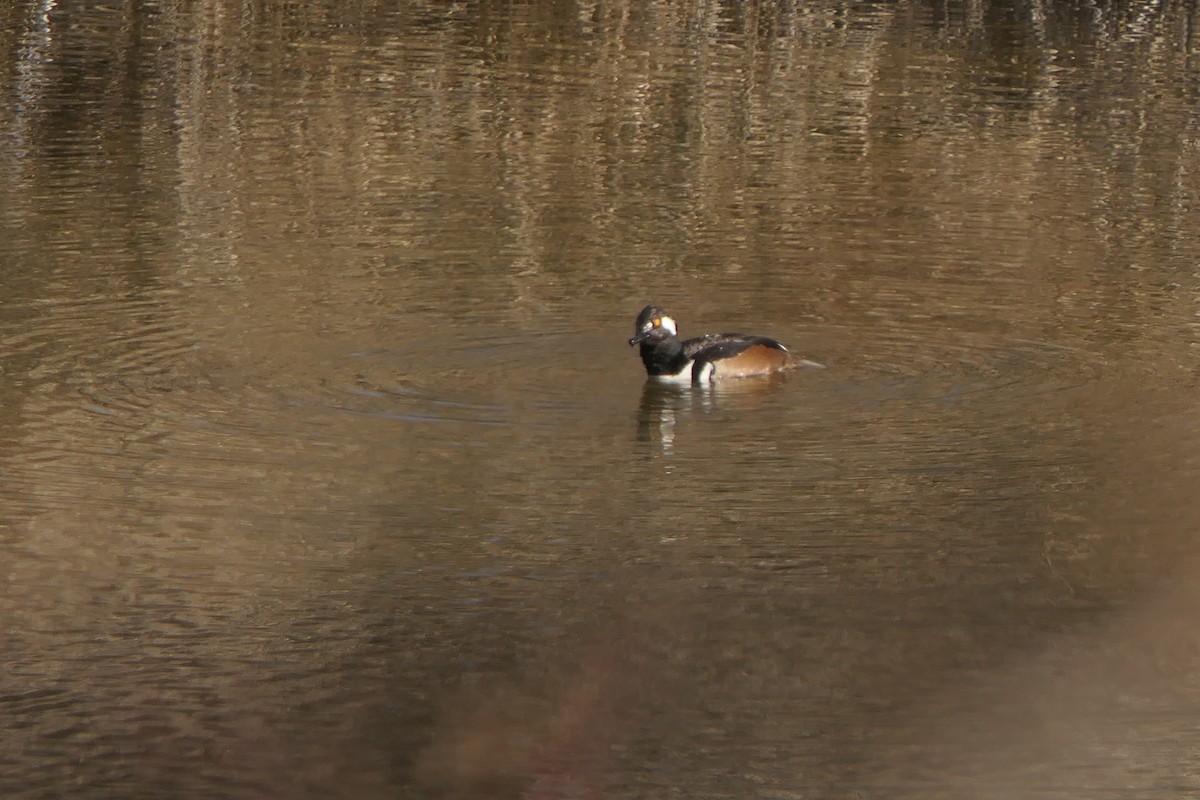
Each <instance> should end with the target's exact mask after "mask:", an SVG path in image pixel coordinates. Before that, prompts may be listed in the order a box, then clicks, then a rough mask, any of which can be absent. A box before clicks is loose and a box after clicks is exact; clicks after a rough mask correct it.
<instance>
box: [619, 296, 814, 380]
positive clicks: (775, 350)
mask: <svg viewBox="0 0 1200 800" xmlns="http://www.w3.org/2000/svg"><path fill="white" fill-rule="evenodd" d="M629 344H630V345H631V346H632V345H635V344H638V345H641V355H642V363H643V364H645V365H646V373H647V374H648V375H649V376H650V377H651V378H653V379H655V380H659V381H667V382H670V383H696V384H708V383H711V382H714V381H718V380H722V379H725V378H746V377H753V376H762V375H772V374H775V373H778V372H783V371H784V370H788V369H793V368H795V367H819V366H821V365H820V364H817V363H816V362H814V361H807V360H805V359H803V358H799V357H797V356H795V355H793V354H792V353H791V352H789V351H788V349H787V348H786V347H784V346H783V345H782V344H780V343H779V342H777V341H775V340H774V339H768V338H767V337H766V336H746V335H744V334H740V333H711V334H708V335H706V336H697V337H695V338H693V339H680V338H679V336H678V328H677V327H676V325H675V320H673V319H671V317H670V316H669V315H668V314H667V312H666V311H664V310H663V309H661V308H659V307H657V306H646V307H645V308H643V309H642V313H641V314H638V318H637V323H636V325H635V330H634V334H633V338H632V339H630V340H629Z"/></svg>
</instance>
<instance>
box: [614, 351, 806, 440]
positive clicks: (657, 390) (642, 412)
mask: <svg viewBox="0 0 1200 800" xmlns="http://www.w3.org/2000/svg"><path fill="white" fill-rule="evenodd" d="M808 363H810V364H811V363H812V362H808ZM783 380H784V377H783V374H782V373H778V372H776V373H773V374H770V375H764V376H762V377H760V378H758V379H755V380H750V379H747V380H743V381H724V382H721V383H712V384H706V385H702V386H698V387H694V388H693V387H692V386H690V385H687V384H683V385H681V384H677V383H668V382H665V381H657V380H648V381H646V383H645V385H644V386H643V387H642V402H641V406H640V407H639V408H638V418H637V422H638V427H637V431H638V433H637V436H638V439H639V440H640V441H643V442H648V443H651V444H653V445H656V446H657V449H658V450H659V451H661V452H662V453H664V454H665V453H669V452H671V451H672V450H673V449H674V445H675V423H676V421H677V420H679V419H686V418H688V417H689V416H691V415H694V414H705V413H708V412H710V411H715V410H717V409H725V410H730V409H733V410H736V411H753V410H754V409H755V408H758V407H759V400H761V399H763V398H766V397H768V396H769V395H770V394H771V392H772V390H773V389H775V388H777V387H778V386H779V384H780V383H781V382H782V381H783Z"/></svg>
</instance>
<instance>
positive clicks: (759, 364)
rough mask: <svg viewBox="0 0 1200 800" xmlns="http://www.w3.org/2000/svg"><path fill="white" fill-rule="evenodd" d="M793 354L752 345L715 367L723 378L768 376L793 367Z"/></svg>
mask: <svg viewBox="0 0 1200 800" xmlns="http://www.w3.org/2000/svg"><path fill="white" fill-rule="evenodd" d="M793 360H794V359H793V357H792V354H791V353H789V352H788V351H786V350H780V349H778V348H775V347H769V346H767V345H765V344H752V345H750V346H749V347H747V348H746V349H745V350H743V351H742V352H740V353H738V354H737V355H736V356H731V357H729V358H722V359H719V360H718V361H716V362H715V363H714V364H713V366H714V367H715V368H716V370H717V375H718V376H719V377H722V378H745V377H749V376H751V375H768V374H770V373H772V372H778V371H779V370H781V369H786V368H788V367H789V366H791V365H792V362H793Z"/></svg>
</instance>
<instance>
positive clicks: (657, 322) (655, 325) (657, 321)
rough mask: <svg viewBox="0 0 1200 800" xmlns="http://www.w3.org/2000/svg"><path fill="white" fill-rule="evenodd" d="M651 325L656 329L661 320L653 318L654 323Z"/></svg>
mask: <svg viewBox="0 0 1200 800" xmlns="http://www.w3.org/2000/svg"><path fill="white" fill-rule="evenodd" d="M651 324H652V325H654V327H656V328H657V327H658V326H659V325H662V320H661V319H659V318H658V317H655V318H654V321H653V322H652V323H651Z"/></svg>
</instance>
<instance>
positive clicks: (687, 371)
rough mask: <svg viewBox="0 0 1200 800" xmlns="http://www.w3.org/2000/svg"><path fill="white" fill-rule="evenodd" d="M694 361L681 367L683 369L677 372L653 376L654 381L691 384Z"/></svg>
mask: <svg viewBox="0 0 1200 800" xmlns="http://www.w3.org/2000/svg"><path fill="white" fill-rule="evenodd" d="M694 363H695V362H694V361H689V362H687V363H686V364H684V365H683V369H681V370H679V372H675V373H672V374H670V375H655V376H654V380H656V381H661V382H662V383H691V382H692V364H694Z"/></svg>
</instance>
